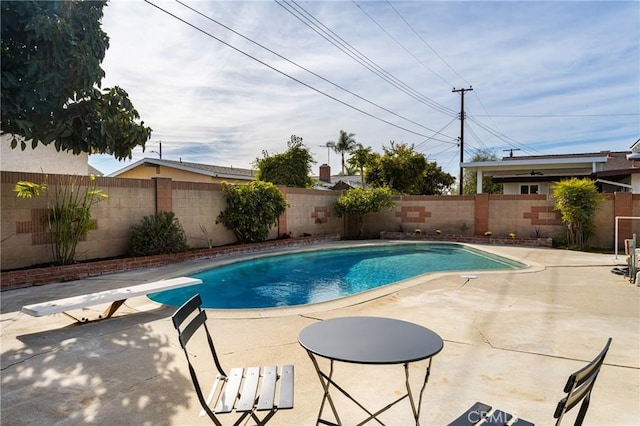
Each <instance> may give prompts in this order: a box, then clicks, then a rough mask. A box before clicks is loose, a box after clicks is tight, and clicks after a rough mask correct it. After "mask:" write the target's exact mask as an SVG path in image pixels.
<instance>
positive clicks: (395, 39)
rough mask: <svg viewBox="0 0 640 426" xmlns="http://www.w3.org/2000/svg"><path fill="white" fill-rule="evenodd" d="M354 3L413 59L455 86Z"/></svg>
mask: <svg viewBox="0 0 640 426" xmlns="http://www.w3.org/2000/svg"><path fill="white" fill-rule="evenodd" d="M351 1H352V3H353V4H355V5H356V7H357V8H358V9H360V11H361V12H362V13H364V15H365V16H366V17H367V18H369V19H370V20H371V22H373V23H374V24H376V25H377V26H378V28H380V29H381V30H382V31H383V32H384V33H385V34H386V35H388V36H389V38H391V40H393V41H395V42H396V44H397V45H398V46H400V47H401V48H402V49H403V50H404V51H405V52H407V53H408V54H409V55H411V57H413V59H415V60H416V61H417V62H418V63H419V64H420V65H422V66H423V67H425V68H426V69H427V70H429V71H430V72H431V73H432V74H433V75H435V76H436V77H438V78H439V79H440V80H442V81H443V82H444V83H445V84H446V85H447V86H449V87H453V84H451V83H449V82H448V81H447V80H445V78H444V77H442V76H441V75H440V74H438V73H437V72H435V71H434V70H432V69H431V68H430V67H429V66H428V65H427V64H425V63H424V62H423V61H422V60H421V59H420V58H418V57H417V56H416V55H414V54H413V52H411V51H410V50H409V49H407V47H405V45H404V44H402V43H400V41H399V40H398V39H397V38H395V37H394V36H393V35H391V33H389V31H387V30H386V29H385V28H384V27H383V26H382V25H381V24H380V23H379V22H378V21H376V20H375V19H374V18H373V16H371V15H369V14H368V13H367V11H366V10H364V9H363V8H362V6H360V5H359V4H358V3H356V1H355V0H351ZM405 22H406V21H405Z"/></svg>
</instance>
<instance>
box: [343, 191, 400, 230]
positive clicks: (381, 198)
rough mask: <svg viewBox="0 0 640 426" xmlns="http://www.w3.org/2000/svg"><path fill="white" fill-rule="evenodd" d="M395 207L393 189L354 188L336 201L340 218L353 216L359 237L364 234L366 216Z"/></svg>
mask: <svg viewBox="0 0 640 426" xmlns="http://www.w3.org/2000/svg"><path fill="white" fill-rule="evenodd" d="M393 206H394V203H393V201H391V189H390V188H388V187H379V188H360V187H358V188H353V189H350V190H348V191H347V192H345V193H344V194H342V195H340V196H339V197H338V199H337V200H336V205H335V210H336V213H337V214H338V217H343V216H347V215H348V216H353V217H354V218H355V219H356V223H357V226H358V235H357V236H358V237H360V235H361V234H362V228H363V226H364V219H363V217H364V215H365V214H367V213H375V212H379V211H380V210H382V209H383V208H391V207H393Z"/></svg>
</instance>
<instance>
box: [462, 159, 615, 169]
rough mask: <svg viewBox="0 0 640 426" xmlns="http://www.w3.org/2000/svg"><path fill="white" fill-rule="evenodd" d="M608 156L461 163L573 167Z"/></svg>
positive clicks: (484, 166)
mask: <svg viewBox="0 0 640 426" xmlns="http://www.w3.org/2000/svg"><path fill="white" fill-rule="evenodd" d="M606 162H607V157H606V156H602V157H582V158H574V157H569V158H546V159H536V160H506V161H502V160H498V161H474V162H470V163H461V164H460V166H461V167H464V168H478V169H482V170H501V169H517V168H523V167H526V168H529V167H532V166H535V167H539V166H573V167H589V168H591V165H592V164H594V163H606Z"/></svg>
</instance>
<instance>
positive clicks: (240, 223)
mask: <svg viewBox="0 0 640 426" xmlns="http://www.w3.org/2000/svg"><path fill="white" fill-rule="evenodd" d="M222 188H223V189H224V191H225V193H226V195H225V198H226V200H227V208H226V209H225V210H224V211H222V212H220V214H219V215H218V217H217V219H216V223H222V224H223V225H224V226H226V227H227V228H228V229H230V230H232V231H233V233H234V234H235V235H236V238H238V240H239V241H240V242H242V243H258V242H262V241H265V240H266V239H267V236H268V235H269V228H271V227H272V226H274V225H276V224H277V223H278V218H279V217H280V215H281V214H282V213H284V211H285V209H286V208H287V206H288V203H287V200H286V198H285V197H284V194H283V193H282V192H280V190H279V189H278V187H277V186H276V185H274V184H273V183H270V182H261V181H253V182H249V183H246V184H241V185H230V184H228V183H226V182H223V183H222Z"/></svg>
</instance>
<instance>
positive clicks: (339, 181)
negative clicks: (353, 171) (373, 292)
mask: <svg viewBox="0 0 640 426" xmlns="http://www.w3.org/2000/svg"><path fill="white" fill-rule="evenodd" d="M314 179H316V183H315V185H314V186H313V188H314V189H331V190H343V189H349V188H356V187H358V186H362V179H361V177H360V175H354V176H342V175H335V176H331V177H330V179H331V180H330V181H329V182H327V181H323V180H320V179H319V177H318V176H314Z"/></svg>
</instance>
